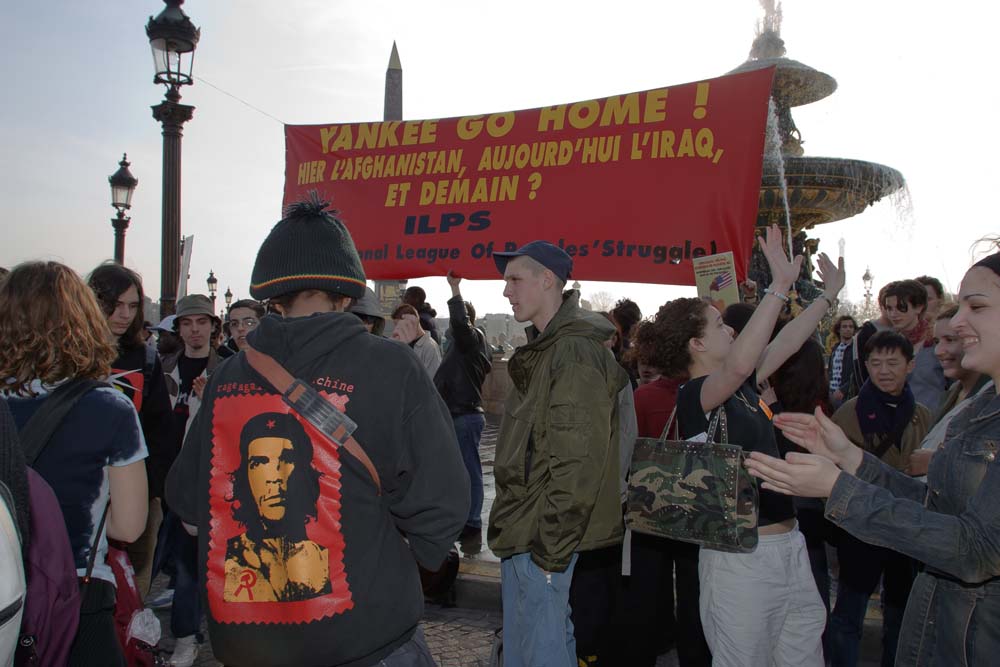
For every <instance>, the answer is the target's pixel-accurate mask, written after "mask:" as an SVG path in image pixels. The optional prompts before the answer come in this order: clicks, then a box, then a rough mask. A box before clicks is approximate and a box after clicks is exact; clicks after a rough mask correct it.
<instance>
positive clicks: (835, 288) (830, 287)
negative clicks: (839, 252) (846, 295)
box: [816, 252, 847, 301]
mask: <svg viewBox="0 0 1000 667" xmlns="http://www.w3.org/2000/svg"><path fill="white" fill-rule="evenodd" d="M816 263H817V269H818V272H819V278H820V280H822V281H823V285H824V290H823V292H824V294H825V295H826V296H827V297H829V298H830V300H831V301H832V300H833V299H836V298H837V295H838V294H840V290H842V289H844V283H845V282H846V281H847V273H846V272H845V271H844V258H843V257H841V258H839V259H838V260H837V263H836V264H834V263H833V261H832V260H831V259H830V258H829V257H828V256H827V254H826V253H825V252H821V253H820V254H819V258H818V260H817V262H816Z"/></svg>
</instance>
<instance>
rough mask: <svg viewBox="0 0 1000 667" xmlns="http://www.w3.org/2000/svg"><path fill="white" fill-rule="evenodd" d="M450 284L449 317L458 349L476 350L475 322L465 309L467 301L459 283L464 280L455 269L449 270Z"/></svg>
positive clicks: (477, 341)
mask: <svg viewBox="0 0 1000 667" xmlns="http://www.w3.org/2000/svg"><path fill="white" fill-rule="evenodd" d="M447 280H448V285H450V286H451V298H450V299H448V319H449V323H448V324H449V326H450V327H451V337H452V340H453V341H454V343H455V345H458V349H460V350H462V351H463V352H468V351H469V350H475V349H477V348H478V347H479V339H478V338H476V332H475V331H473V327H474V326H475V325H476V323H475V322H470V321H469V313H468V311H467V310H466V309H465V301H464V300H463V299H462V293H461V291H460V290H459V285H460V284H461V282H462V278H461V276H457V275H455V273H454V272H453V271H448V277H447Z"/></svg>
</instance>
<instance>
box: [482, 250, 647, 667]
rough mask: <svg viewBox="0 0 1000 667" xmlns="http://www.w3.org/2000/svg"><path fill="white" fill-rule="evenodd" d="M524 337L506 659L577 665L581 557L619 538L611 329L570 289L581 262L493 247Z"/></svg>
mask: <svg viewBox="0 0 1000 667" xmlns="http://www.w3.org/2000/svg"><path fill="white" fill-rule="evenodd" d="M494 259H495V261H496V264H497V268H498V269H499V270H500V273H501V274H503V277H504V282H505V283H506V286H505V288H504V296H506V297H507V299H508V301H509V302H510V304H511V307H512V309H513V311H514V319H516V320H517V321H518V322H530V324H531V326H530V327H529V328H528V338H529V340H528V342H527V344H526V345H524V346H522V347H519V348H518V349H517V350H516V351H515V352H514V354H513V355H512V356H511V358H510V362H509V363H508V372H509V374H510V378H511V390H510V393H509V394H508V396H507V400H506V404H505V407H504V416H503V422H502V424H501V426H500V434H499V436H498V438H497V446H496V459H495V464H494V468H493V470H494V475H495V478H496V500H495V501H494V503H493V509H492V511H491V514H490V522H489V530H488V534H487V539H488V541H489V545H490V548H491V549H492V550H493V552H494V553H495V554H496V555H497V556H500V558H501V559H502V560H501V588H502V597H503V609H504V649H505V650H504V664H505V665H507V667H521V666H522V665H546V666H550V665H559V666H562V667H574V666H575V665H576V664H577V651H576V642H575V640H574V637H573V622H572V620H571V616H570V604H569V592H570V585H571V583H572V580H573V571H574V567H575V566H576V563H577V558H578V554H579V552H583V551H592V550H596V549H600V548H603V547H608V546H611V545H614V544H617V543H619V542H621V539H622V533H623V531H622V516H621V502H620V497H619V463H618V454H619V428H618V418H619V416H618V393H619V391H620V390H621V389H622V388H623V387H625V386H626V385H627V384H628V383H629V380H628V376H627V375H626V374H625V371H624V370H622V368H621V367H620V366H619V365H618V364H617V363H616V362H615V359H614V357H613V356H612V355H611V354H610V352H609V351H608V350H607V349H606V348H605V347H604V342H605V341H606V340H608V339H609V338H610V337H611V336H612V334H613V333H614V332H615V327H614V325H613V324H611V322H609V321H608V320H607V319H605V318H604V317H602V316H601V315H598V314H596V313H590V312H588V311H584V310H582V309H581V308H580V306H579V298H580V294H579V292H578V291H576V290H570V291H567V292H566V293H565V294H564V293H563V291H562V290H563V287H564V286H565V285H566V281H567V280H568V279H569V277H570V273H571V271H572V268H573V260H572V259H570V257H569V256H568V255H567V254H566V253H565V252H564V251H563V250H562V249H561V248H558V247H557V246H554V245H552V244H551V243H548V242H545V241H533V242H531V243H529V244H527V245H525V246H523V247H522V248H520V249H518V250H517V251H515V252H509V253H495V254H494Z"/></svg>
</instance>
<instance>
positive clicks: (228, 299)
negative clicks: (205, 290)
mask: <svg viewBox="0 0 1000 667" xmlns="http://www.w3.org/2000/svg"><path fill="white" fill-rule="evenodd" d="M222 296H224V297H226V310H229V306H231V305H233V290H231V289H229V288H228V287H227V288H226V293H225V294H223V295H222Z"/></svg>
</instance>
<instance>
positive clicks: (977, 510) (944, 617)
mask: <svg viewBox="0 0 1000 667" xmlns="http://www.w3.org/2000/svg"><path fill="white" fill-rule="evenodd" d="M959 301H960V308H959V311H958V314H956V315H955V317H954V318H953V319H952V320H951V325H952V327H953V328H954V329H955V330H956V332H957V333H958V335H959V336H960V337H961V339H962V343H963V347H964V349H965V357H964V359H963V360H962V366H964V367H965V368H968V369H970V370H975V371H978V372H980V373H984V374H986V375H989V376H990V377H992V378H993V380H994V383H995V384H996V385H997V386H998V387H1000V253H998V254H994V255H991V256H989V257H987V258H986V259H984V260H982V261H980V262H979V263H978V264H976V265H975V266H973V267H972V268H971V269H969V271H968V272H967V273H966V274H965V277H964V278H963V280H962V289H961V292H960V294H959ZM775 424H776V425H777V426H778V427H779V428H781V429H782V431H783V432H784V433H785V435H786V436H787V437H788V438H789V439H790V440H792V441H793V442H796V443H798V444H800V445H802V446H803V447H805V448H806V449H807V450H809V451H810V452H812V454H794V453H793V454H789V455H788V456H787V457H786V460H785V461H781V460H779V459H775V458H772V457H768V456H765V455H762V454H760V453H758V452H753V453H752V454H751V455H750V460H749V462H748V463H747V466H748V467H749V468H750V471H751V472H752V473H753V474H754V475H756V476H757V477H760V478H761V479H762V480H763V488H765V489H771V490H773V491H779V492H781V493H785V494H788V495H795V496H804V497H818V498H822V497H826V498H827V502H826V516H827V518H829V519H830V520H831V521H833V522H834V523H836V524H837V525H839V526H841V527H842V528H844V529H845V530H847V531H848V532H850V533H851V534H853V535H854V536H856V537H858V538H860V539H862V540H864V541H866V542H869V543H871V544H876V545H880V546H885V547H889V548H891V549H895V550H896V551H899V552H900V553H903V554H906V555H908V556H912V557H913V558H915V559H917V560H919V561H921V562H923V563H924V564H925V569H924V571H923V572H922V573H921V574H920V576H919V577H918V578H917V580H916V582H915V583H914V585H913V590H912V592H911V594H910V599H909V602H908V604H907V607H906V615H905V617H904V619H903V629H902V632H901V634H900V638H899V648H898V652H897V656H896V664H897V665H921V666H922V665H948V666H949V667H951V666H953V665H986V664H997V661H998V660H1000V502H998V498H1000V461H998V460H997V454H998V452H997V448H998V445H1000V395H998V392H997V391H992V392H986V393H984V394H982V395H980V396H978V397H976V398H975V399H974V400H972V401H971V402H970V403H969V405H968V406H967V407H966V408H965V409H964V410H963V411H962V412H960V413H959V414H958V415H956V416H955V418H954V419H953V420H952V422H951V424H950V425H949V426H948V429H947V434H946V435H945V439H944V442H943V443H942V445H941V447H940V449H939V450H938V452H937V453H936V454H935V455H934V458H933V459H932V460H931V464H930V470H929V471H928V476H927V483H926V484H925V483H923V482H921V481H919V480H917V479H914V478H912V477H909V476H907V475H905V474H903V473H901V472H899V471H897V470H894V469H893V468H890V467H888V466H886V465H885V464H883V463H882V462H880V461H879V460H878V459H876V458H875V457H873V456H872V455H871V454H867V453H864V452H863V451H862V450H861V449H859V448H858V447H856V446H854V445H853V444H851V443H850V442H849V441H848V440H847V438H846V437H845V436H844V434H843V432H842V431H841V430H840V429H839V428H838V427H837V426H836V425H835V424H833V422H831V421H830V420H829V419H827V418H826V417H824V416H823V415H822V413H821V412H819V411H817V412H816V414H815V415H802V414H799V415H791V414H787V413H786V414H782V415H779V416H777V417H776V418H775Z"/></svg>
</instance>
